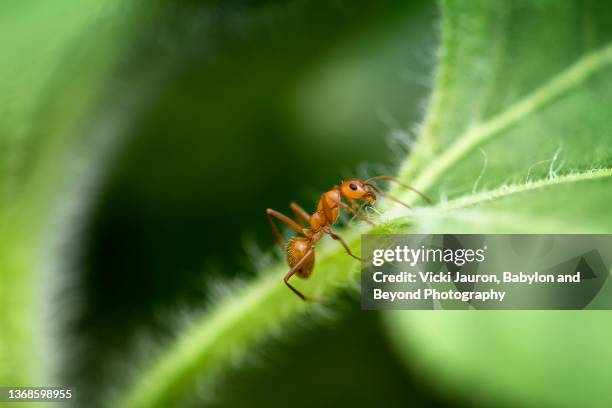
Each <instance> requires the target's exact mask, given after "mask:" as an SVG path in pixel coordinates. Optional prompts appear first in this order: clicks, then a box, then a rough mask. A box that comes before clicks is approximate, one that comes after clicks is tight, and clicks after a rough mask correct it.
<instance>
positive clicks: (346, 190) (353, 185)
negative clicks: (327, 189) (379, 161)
mask: <svg viewBox="0 0 612 408" xmlns="http://www.w3.org/2000/svg"><path fill="white" fill-rule="evenodd" d="M340 193H341V194H342V195H343V196H344V197H346V198H352V199H355V200H361V201H364V202H366V203H373V202H374V201H376V193H375V191H374V189H373V188H372V187H371V186H370V185H369V184H367V183H364V182H363V181H361V180H358V179H348V180H346V181H343V182H342V184H341V185H340Z"/></svg>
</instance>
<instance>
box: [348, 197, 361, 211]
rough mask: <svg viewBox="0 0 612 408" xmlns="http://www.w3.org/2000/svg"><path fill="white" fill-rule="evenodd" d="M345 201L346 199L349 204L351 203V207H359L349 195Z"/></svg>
mask: <svg viewBox="0 0 612 408" xmlns="http://www.w3.org/2000/svg"><path fill="white" fill-rule="evenodd" d="M346 201H348V202H349V204H351V207H353V208H354V209H358V208H360V207H361V206H360V205H359V204H357V201H355V200H353V199H352V198H351V197H348V198H347V199H346Z"/></svg>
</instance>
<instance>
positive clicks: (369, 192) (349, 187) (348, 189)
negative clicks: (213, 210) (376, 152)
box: [266, 176, 431, 300]
mask: <svg viewBox="0 0 612 408" xmlns="http://www.w3.org/2000/svg"><path fill="white" fill-rule="evenodd" d="M373 180H390V181H393V182H395V183H397V184H399V185H400V186H402V187H404V188H407V189H409V190H412V191H414V192H416V193H417V194H419V195H420V196H421V197H423V198H424V199H425V200H426V201H427V202H428V203H430V204H431V200H430V199H429V198H428V197H427V196H426V195H425V194H423V193H421V192H420V191H418V190H416V189H415V188H413V187H411V186H409V185H406V184H404V183H402V182H400V181H399V180H398V179H396V178H395V177H391V176H376V177H370V178H369V179H367V180H365V181H362V180H358V179H348V180H346V181H343V182H342V184H341V185H340V187H338V186H334V188H332V189H331V190H329V191H327V192H325V193H323V194H322V195H321V198H320V199H319V202H318V204H317V210H316V211H315V212H314V213H313V214H312V215H308V213H307V212H306V211H304V209H303V208H302V207H300V206H299V205H297V204H296V203H294V202H292V203H291V205H290V207H291V210H292V211H293V213H294V214H295V216H296V219H295V220H292V219H291V218H289V217H287V216H286V215H284V214H281V213H280V212H278V211H276V210H273V209H271V208H268V209H267V210H266V214H267V216H268V220H269V221H270V225H271V226H272V232H274V237H275V238H276V242H277V243H278V245H279V246H280V247H281V249H282V250H284V251H286V252H287V263H288V264H289V266H290V267H291V269H290V270H289V272H287V274H286V275H285V278H284V281H285V284H286V285H287V286H288V287H289V289H291V290H292V291H293V293H295V294H296V295H298V296H299V297H300V299H302V300H307V298H306V296H304V295H303V294H302V293H301V292H300V291H299V290H297V289H296V288H295V287H293V286H292V285H291V284H290V283H289V278H291V277H292V276H293V275H294V274H297V275H298V276H299V277H300V278H304V279H306V278H308V277H309V276H310V274H311V273H312V268H313V267H314V263H315V246H316V244H317V242H319V241H320V240H321V238H323V237H324V236H325V234H328V235H329V236H330V237H332V239H334V240H336V241H340V243H341V244H342V246H343V247H344V249H345V250H346V252H347V253H348V254H349V255H350V256H352V257H353V258H355V259H357V260H361V258H359V257H357V256H355V255H353V253H352V252H351V250H350V248H349V247H348V245H346V242H344V240H343V239H342V237H340V236H339V235H337V234H334V232H333V231H332V225H334V223H335V222H336V220H337V219H338V215H339V212H340V209H343V210H345V211H349V212H351V213H352V214H353V215H354V216H355V217H358V218H360V219H361V220H363V221H366V222H367V223H369V224H371V225H374V223H373V222H372V220H370V219H369V218H368V217H367V216H365V215H363V214H362V213H361V210H362V208H363V207H364V206H365V205H367V204H373V203H374V202H375V201H376V193H378V194H380V195H382V196H383V197H388V198H389V199H390V200H393V201H395V202H397V203H399V204H401V205H403V206H405V207H407V208H410V206H409V205H408V204H405V203H403V202H402V201H400V200H398V199H397V198H394V197H391V196H389V195H387V193H385V192H383V191H381V190H380V189H379V188H377V187H376V186H374V185H373V184H370V182H371V181H373ZM342 197H344V198H345V199H346V200H347V201H348V202H349V203H350V206H349V205H347V204H346V203H344V202H343V201H342ZM358 201H362V202H363V203H362V204H361V205H360V204H359V203H358ZM273 218H276V219H277V220H279V221H281V222H283V223H284V224H287V225H288V226H289V227H290V228H291V229H292V230H294V231H295V232H297V233H298V234H302V235H303V237H294V238H292V239H291V240H290V241H289V243H288V244H287V246H286V247H285V246H284V245H283V239H282V237H281V234H280V232H279V230H278V227H277V226H276V224H275V223H274V220H273ZM303 222H305V223H306V224H308V225H309V226H310V227H309V228H307V227H304V225H303Z"/></svg>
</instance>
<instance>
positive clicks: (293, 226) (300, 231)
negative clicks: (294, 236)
mask: <svg viewBox="0 0 612 408" xmlns="http://www.w3.org/2000/svg"><path fill="white" fill-rule="evenodd" d="M266 215H267V216H268V221H269V222H270V226H271V227H272V232H273V233H274V238H275V239H276V243H278V246H279V247H280V248H281V249H282V250H284V249H285V245H284V244H283V237H282V236H281V234H280V231H279V230H278V227H277V226H276V224H275V223H274V218H276V219H277V220H279V221H280V222H282V223H284V224H286V225H288V226H289V227H290V228H291V229H292V230H294V231H295V232H297V233H298V234H303V233H304V229H303V228H302V226H301V225H300V224H298V223H297V222H295V221H293V220H292V219H291V218H289V217H287V216H286V215H284V214H282V213H280V212H278V211H276V210H273V209H272V208H268V209H267V210H266Z"/></svg>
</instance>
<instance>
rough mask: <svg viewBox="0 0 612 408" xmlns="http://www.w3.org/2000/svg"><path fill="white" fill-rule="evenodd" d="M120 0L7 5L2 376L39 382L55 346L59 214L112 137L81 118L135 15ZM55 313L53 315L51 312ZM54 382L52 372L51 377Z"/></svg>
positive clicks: (0, 143) (1, 20)
mask: <svg viewBox="0 0 612 408" xmlns="http://www.w3.org/2000/svg"><path fill="white" fill-rule="evenodd" d="M133 6H134V4H127V3H125V2H121V1H111V0H109V1H105V2H99V1H83V2H78V3H75V2H72V1H54V2H43V3H41V2H34V1H30V2H8V3H5V4H2V6H0V8H1V9H2V11H1V12H0V37H1V38H2V41H3V44H2V47H1V48H0V60H1V61H2V64H0V93H1V94H2V95H3V97H4V99H3V104H2V106H1V107H0V151H1V152H2V155H0V231H2V234H1V236H0V247H1V248H2V251H1V252H0V282H1V285H0V291H1V292H0V310H1V311H2V313H1V314H0V333H1V334H0V383H1V384H5V385H20V386H26V385H41V384H47V382H45V378H46V377H45V372H46V371H47V370H48V369H49V365H50V364H51V363H53V362H54V361H53V360H54V353H51V352H50V350H48V349H46V350H45V349H44V348H45V347H47V346H48V344H47V343H48V341H49V337H50V336H51V333H53V332H54V331H55V328H54V327H53V326H54V324H59V321H60V318H59V316H49V315H48V313H49V310H48V309H47V307H48V306H49V303H47V302H48V301H49V300H50V297H51V296H52V295H51V292H52V290H51V289H52V288H55V287H56V286H57V285H58V281H59V282H62V281H63V280H64V279H65V278H66V277H65V275H63V274H59V275H56V276H49V275H48V274H47V273H46V272H48V271H50V270H52V269H53V268H54V267H55V268H57V267H58V264H59V263H61V260H60V258H61V257H59V256H54V257H50V256H49V254H50V253H51V252H52V251H53V249H54V248H53V246H54V244H56V243H57V242H58V237H63V236H65V234H66V233H67V230H66V223H60V222H58V219H59V218H60V217H61V216H65V215H67V214H66V209H67V208H68V207H70V208H72V209H74V208H75V207H76V206H75V203H78V202H81V200H83V198H84V196H85V194H84V191H83V189H84V187H85V186H86V185H87V184H88V182H90V181H92V178H93V176H94V173H96V171H97V169H98V166H93V163H98V162H99V161H100V160H101V159H103V158H104V157H105V156H106V155H105V151H104V149H102V147H104V146H107V145H108V144H110V143H111V141H112V140H113V132H112V128H111V127H107V128H104V130H105V131H103V132H101V133H100V132H99V134H97V135H96V137H94V136H93V134H92V133H93V132H90V131H89V130H90V129H86V128H85V126H84V123H85V122H84V120H85V119H86V118H87V117H88V116H89V115H90V114H91V110H92V107H93V106H94V105H95V104H96V103H97V102H98V101H99V99H100V98H102V97H103V96H104V95H106V94H107V92H108V89H107V88H106V86H107V85H108V84H109V82H110V81H109V80H110V79H111V72H112V69H113V68H116V66H117V65H118V62H119V60H120V57H121V55H122V51H123V50H124V49H125V48H126V47H127V46H128V45H129V41H128V39H129V38H131V35H132V34H133V31H132V30H133V28H134V25H135V23H136V22H140V21H142V20H144V15H143V14H142V13H140V15H139V17H138V18H136V14H135V10H134V7H133ZM48 318H51V319H54V320H52V321H48V320H47V319H48ZM46 380H47V381H49V379H48V378H46Z"/></svg>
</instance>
